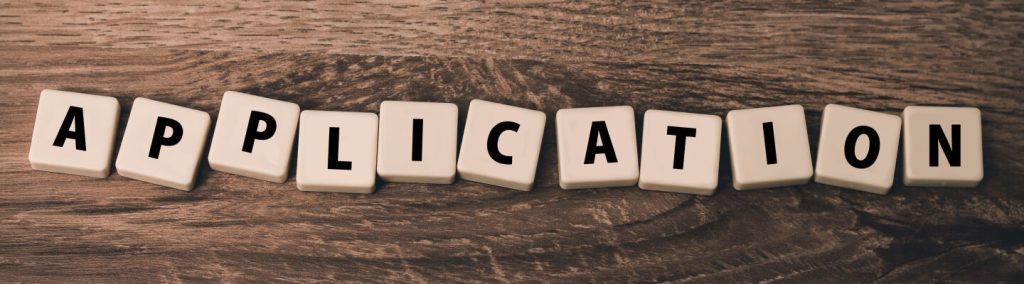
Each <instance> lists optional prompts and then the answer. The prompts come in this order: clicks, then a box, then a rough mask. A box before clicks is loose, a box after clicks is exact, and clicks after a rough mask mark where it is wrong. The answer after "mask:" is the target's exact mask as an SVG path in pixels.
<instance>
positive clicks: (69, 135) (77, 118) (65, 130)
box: [53, 106, 85, 151]
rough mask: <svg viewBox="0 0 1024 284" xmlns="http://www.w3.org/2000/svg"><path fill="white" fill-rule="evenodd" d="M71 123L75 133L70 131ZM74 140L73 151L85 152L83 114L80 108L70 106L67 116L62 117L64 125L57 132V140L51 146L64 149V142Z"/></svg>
mask: <svg viewBox="0 0 1024 284" xmlns="http://www.w3.org/2000/svg"><path fill="white" fill-rule="evenodd" d="M71 122H74V123H75V131H71ZM68 139H75V149H78V150H80V151H85V114H83V113H82V108H80V107H76V106H72V107H70V108H68V114H67V115H65V116H64V123H62V124H61V125H60V130H59V131H57V139H54V140H53V146H57V147H64V141H65V140H68Z"/></svg>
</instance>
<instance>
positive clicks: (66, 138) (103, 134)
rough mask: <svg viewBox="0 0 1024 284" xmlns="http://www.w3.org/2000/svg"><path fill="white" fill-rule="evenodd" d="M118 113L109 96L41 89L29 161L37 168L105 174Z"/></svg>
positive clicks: (115, 130) (108, 165)
mask: <svg viewBox="0 0 1024 284" xmlns="http://www.w3.org/2000/svg"><path fill="white" fill-rule="evenodd" d="M119 115H120V106H118V104H117V100H116V99H114V98H112V97H106V96H96V95H87V94H80V93H72V92H64V91H57V90H43V92H42V93H41V94H39V108H38V109H37V111H36V124H35V127H34V128H33V129H32V144H31V146H30V149H29V154H28V160H29V163H30V164H31V165H32V168H33V169H36V170H41V171H48V172H56V173H65V174H73V175H82V176H88V177H97V178H102V177H106V176H107V175H109V174H110V160H111V156H113V153H114V136H116V135H117V119H118V116H119Z"/></svg>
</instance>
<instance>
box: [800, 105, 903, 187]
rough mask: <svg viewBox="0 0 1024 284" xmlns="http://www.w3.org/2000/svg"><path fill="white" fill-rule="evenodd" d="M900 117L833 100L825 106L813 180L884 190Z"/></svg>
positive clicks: (888, 181) (893, 163)
mask: <svg viewBox="0 0 1024 284" xmlns="http://www.w3.org/2000/svg"><path fill="white" fill-rule="evenodd" d="M900 121H901V120H900V117H899V116H896V115H891V114H885V113H881V112H874V111H868V110H862V109H857V108H852V107H846V106H841V105H836V104H830V105H827V106H825V110H824V111H823V113H822V120H821V137H820V139H818V162H817V163H816V165H815V167H816V168H815V170H814V181H815V182H817V183H820V184H827V185H831V186H838V187H843V188H849V189H856V190H860V191H866V192H871V193H876V194H886V193H888V192H889V189H890V188H892V183H893V176H894V175H895V174H896V157H897V156H899V147H900V146H899V145H900V128H901V127H903V125H902V124H901V123H900Z"/></svg>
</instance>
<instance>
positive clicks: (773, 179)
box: [725, 105, 814, 190]
mask: <svg viewBox="0 0 1024 284" xmlns="http://www.w3.org/2000/svg"><path fill="white" fill-rule="evenodd" d="M725 124H726V129H727V132H728V135H729V154H730V156H731V157H732V178H733V187H735V188H736V189H737V190H747V189H758V188H768V187H779V186H789V185H799V184H805V183H807V182H808V181H810V180H811V176H812V175H813V174H814V169H813V168H812V166H811V147H810V145H809V142H808V141H807V122H806V121H805V119H804V108H803V107H802V106H800V105H787V106H777V107H765V108H755V109H744V110H733V111H730V112H729V114H728V115H726V117H725Z"/></svg>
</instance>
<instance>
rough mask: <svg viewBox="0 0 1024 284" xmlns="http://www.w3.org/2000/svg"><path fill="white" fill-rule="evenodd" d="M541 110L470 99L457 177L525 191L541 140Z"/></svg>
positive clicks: (535, 166) (538, 155)
mask: <svg viewBox="0 0 1024 284" xmlns="http://www.w3.org/2000/svg"><path fill="white" fill-rule="evenodd" d="M545 119H546V116H545V115H544V113H543V112H540V111H536V110H530V109H525V108H519V107H514V106H509V105H503V104H497V103H492V102H488V101H484V100H473V101H472V102H470V103H469V114H468V115H467V116H466V126H465V128H464V129H463V134H462V148H461V149H460V150H459V163H458V170H459V176H460V177H462V178H463V179H466V180H471V181H476V182H481V183H486V184H492V185H497V186H503V187H507V188H512V189H518V190H523V191H528V190H530V188H531V187H532V186H533V181H534V178H535V176H536V174H537V161H538V159H539V158H540V146H541V140H543V139H544V123H545Z"/></svg>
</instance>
